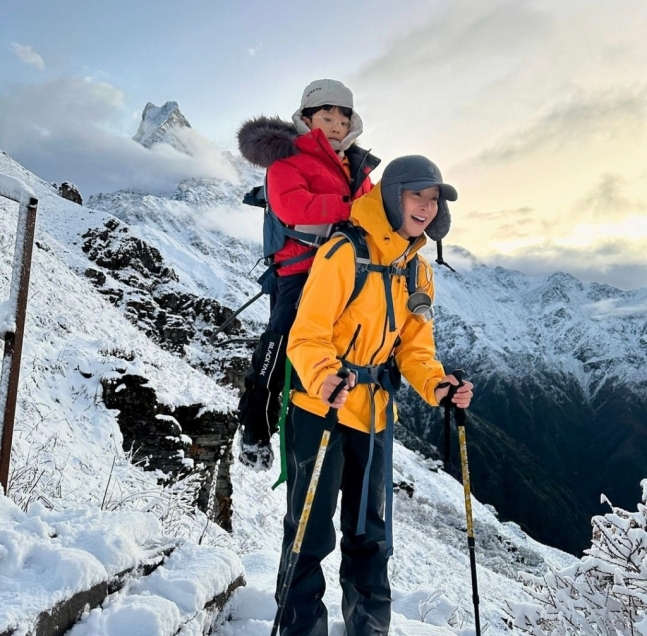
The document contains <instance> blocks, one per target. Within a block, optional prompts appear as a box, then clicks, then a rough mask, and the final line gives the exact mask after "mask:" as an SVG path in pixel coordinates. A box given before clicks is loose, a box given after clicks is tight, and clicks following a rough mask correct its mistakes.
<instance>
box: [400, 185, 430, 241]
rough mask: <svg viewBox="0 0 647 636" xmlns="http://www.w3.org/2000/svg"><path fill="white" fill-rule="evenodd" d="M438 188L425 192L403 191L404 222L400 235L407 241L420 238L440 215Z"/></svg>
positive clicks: (428, 189) (425, 190) (426, 189)
mask: <svg viewBox="0 0 647 636" xmlns="http://www.w3.org/2000/svg"><path fill="white" fill-rule="evenodd" d="M439 196H440V190H439V188H438V186H431V187H430V188H425V189H424V190H402V212H403V217H404V218H403V221H402V225H401V227H400V229H399V230H398V234H399V235H400V236H402V237H403V238H405V239H410V238H415V237H418V236H420V235H421V234H422V233H423V232H424V231H425V228H426V227H427V226H428V225H429V224H430V223H431V222H432V221H433V220H434V218H435V217H436V214H438V197H439Z"/></svg>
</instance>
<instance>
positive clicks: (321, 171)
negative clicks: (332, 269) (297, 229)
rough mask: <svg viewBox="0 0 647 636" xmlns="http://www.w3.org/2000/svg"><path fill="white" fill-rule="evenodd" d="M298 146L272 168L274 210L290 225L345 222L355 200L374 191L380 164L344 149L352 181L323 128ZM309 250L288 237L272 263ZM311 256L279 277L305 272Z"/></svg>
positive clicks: (281, 270) (364, 154) (270, 193)
mask: <svg viewBox="0 0 647 636" xmlns="http://www.w3.org/2000/svg"><path fill="white" fill-rule="evenodd" d="M294 145H295V147H296V149H297V151H298V152H297V154H294V155H292V156H291V157H288V158H287V159H280V160H278V161H275V162H274V163H272V164H271V165H270V167H269V168H268V171H267V191H268V198H269V202H270V205H271V207H272V210H274V212H275V214H276V215H277V216H278V217H279V219H281V221H283V223H285V224H287V225H288V226H290V227H294V226H297V225H328V224H332V223H339V222H340V221H347V220H348V217H349V215H350V208H351V201H354V200H355V199H357V198H358V197H360V196H362V195H363V194H366V193H368V192H370V190H371V188H372V187H373V185H372V183H371V180H370V179H369V177H368V175H369V173H370V172H371V171H372V170H373V168H374V167H375V166H376V165H377V163H378V162H379V160H378V159H376V158H375V157H374V156H373V155H371V154H370V153H369V152H368V151H366V150H362V149H361V148H359V147H358V146H356V145H352V146H351V147H350V148H349V149H348V150H346V157H347V158H348V162H349V168H350V175H351V176H350V178H349V176H348V174H347V172H346V169H345V168H344V166H343V165H342V162H341V160H340V159H339V157H338V156H337V154H336V153H335V151H334V150H333V149H332V147H331V145H330V144H329V143H328V140H327V139H326V137H325V135H324V133H323V132H322V131H321V130H312V131H310V132H309V133H307V134H305V135H302V136H300V137H297V138H296V139H294ZM309 249H311V248H310V247H308V246H307V245H303V244H302V243H299V242H297V241H295V240H293V239H287V241H286V243H285V245H284V247H283V248H282V249H281V250H279V251H278V252H277V253H276V254H275V256H274V260H275V262H277V263H281V262H283V261H286V260H288V259H290V258H294V257H296V256H299V255H300V254H303V253H304V252H307V251H308V250H309ZM313 258H314V257H313ZM313 258H307V259H304V260H302V261H299V262H298V263H294V264H292V265H286V266H284V267H281V268H279V270H278V272H279V275H280V276H285V275H289V274H298V273H302V272H307V271H308V270H309V269H310V266H311V265H312V261H313Z"/></svg>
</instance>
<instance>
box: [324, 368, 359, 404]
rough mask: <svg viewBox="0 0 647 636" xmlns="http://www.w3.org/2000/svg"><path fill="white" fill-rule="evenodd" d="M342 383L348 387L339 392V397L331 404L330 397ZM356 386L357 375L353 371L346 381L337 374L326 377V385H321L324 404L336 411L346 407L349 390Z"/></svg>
mask: <svg viewBox="0 0 647 636" xmlns="http://www.w3.org/2000/svg"><path fill="white" fill-rule="evenodd" d="M340 382H345V383H346V385H347V386H346V387H345V388H343V389H342V390H341V391H340V392H339V395H338V396H337V397H336V398H335V401H334V402H333V403H332V404H331V403H330V402H329V399H330V396H331V395H332V392H333V391H334V390H335V389H336V388H337V385H338V384H339V383H340ZM354 386H355V374H354V373H353V372H352V371H351V373H350V375H349V376H348V378H347V379H346V380H344V379H343V378H340V377H339V376H338V375H337V374H336V373H331V374H330V375H329V376H328V377H326V379H325V380H324V383H323V384H322V385H321V399H322V401H323V402H325V404H326V405H328V406H331V407H332V408H334V409H340V408H341V407H342V406H344V403H345V402H346V400H347V399H348V391H349V389H352V388H353V387H354Z"/></svg>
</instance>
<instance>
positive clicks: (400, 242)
mask: <svg viewBox="0 0 647 636" xmlns="http://www.w3.org/2000/svg"><path fill="white" fill-rule="evenodd" d="M350 221H351V223H353V224H354V225H359V226H360V227H361V228H363V229H364V230H365V231H366V233H367V234H368V235H369V236H370V237H371V244H373V245H375V247H376V248H377V249H378V251H379V252H380V255H379V262H380V264H381V265H387V264H390V263H393V262H396V261H398V260H400V259H401V258H402V257H403V256H405V255H406V260H409V259H410V258H411V257H412V256H413V255H414V254H415V253H416V252H417V251H418V250H419V249H420V248H421V247H422V246H423V245H425V243H426V242H427V237H426V236H425V235H424V233H423V234H421V235H420V236H419V237H418V238H417V239H416V240H415V241H414V242H413V243H411V242H409V241H408V240H407V239H405V238H403V237H401V236H400V235H399V234H398V233H397V232H396V231H395V230H394V229H393V228H392V227H391V224H390V223H389V219H388V218H387V216H386V212H385V210H384V202H383V201H382V182H379V183H377V184H376V185H375V187H374V188H373V189H372V190H371V191H370V192H369V193H368V194H366V195H364V196H363V197H360V198H359V199H357V201H355V202H354V203H353V207H352V208H351V212H350Z"/></svg>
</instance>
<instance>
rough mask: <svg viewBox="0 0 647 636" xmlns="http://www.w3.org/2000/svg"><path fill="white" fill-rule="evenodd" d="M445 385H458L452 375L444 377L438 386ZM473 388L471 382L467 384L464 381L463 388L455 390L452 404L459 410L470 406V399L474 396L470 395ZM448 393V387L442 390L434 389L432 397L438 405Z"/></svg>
mask: <svg viewBox="0 0 647 636" xmlns="http://www.w3.org/2000/svg"><path fill="white" fill-rule="evenodd" d="M445 383H449V384H453V385H454V386H458V385H459V381H458V380H457V379H456V378H455V377H454V376H453V375H446V376H445V377H444V378H443V379H442V380H441V381H440V383H439V384H440V385H442V384H445ZM473 388H474V385H473V384H472V383H471V382H467V380H466V381H464V382H463V386H459V387H458V389H456V393H455V394H454V396H453V397H452V403H453V404H455V405H456V406H458V407H459V408H461V409H466V408H467V407H468V406H469V405H470V402H471V401H472V397H473V396H474V394H473V393H472V389H473ZM448 393H449V387H448V386H446V387H443V388H439V387H436V389H435V391H434V395H435V397H436V401H437V402H438V404H440V402H441V400H442V399H443V398H444V397H446V396H447V394H448Z"/></svg>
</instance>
